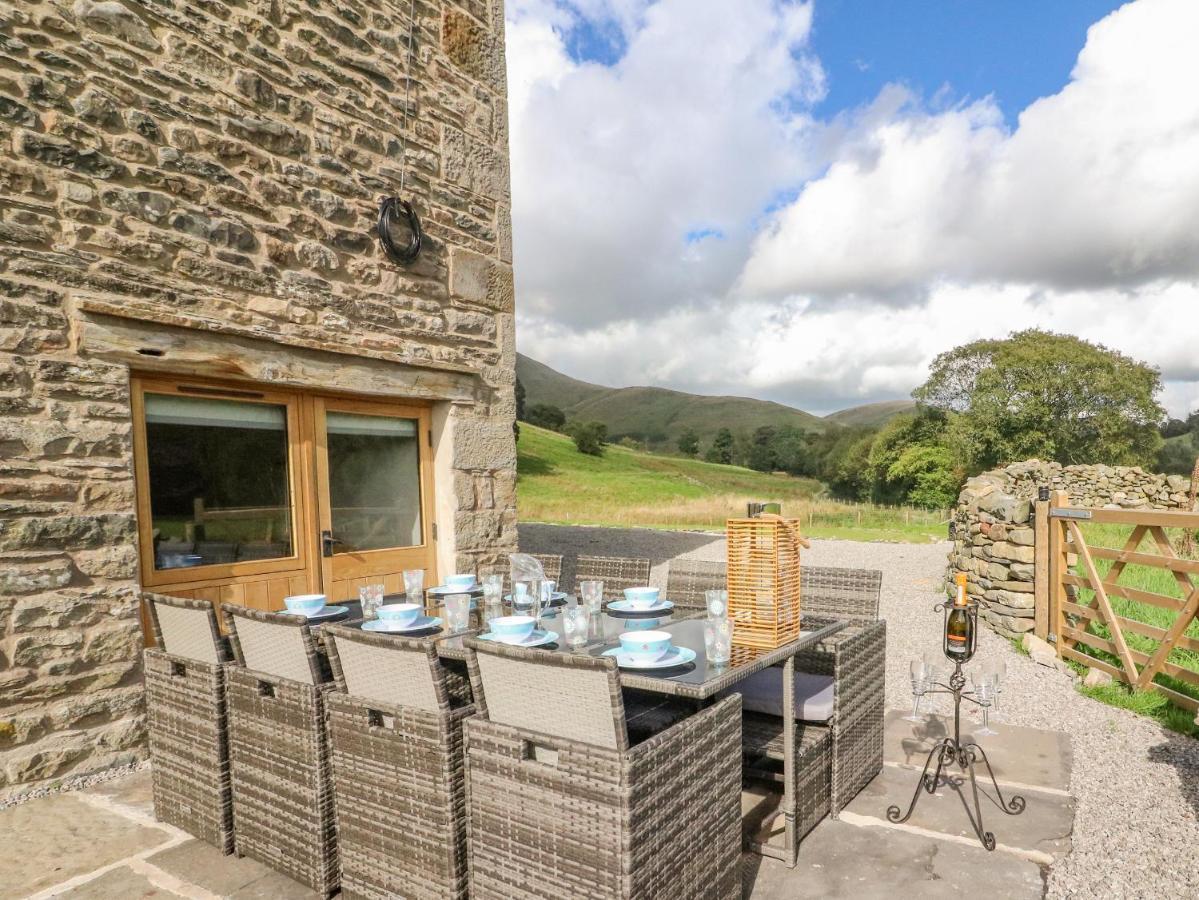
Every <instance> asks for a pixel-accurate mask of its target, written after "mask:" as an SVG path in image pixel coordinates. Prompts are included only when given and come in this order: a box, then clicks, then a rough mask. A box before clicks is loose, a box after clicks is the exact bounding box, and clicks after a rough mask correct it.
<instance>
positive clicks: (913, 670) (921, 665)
mask: <svg viewBox="0 0 1199 900" xmlns="http://www.w3.org/2000/svg"><path fill="white" fill-rule="evenodd" d="M908 671H909V674H910V675H911V678H912V697H913V700H912V714H911V715H910V716H904V719H905V720H906V721H908V722H923V721H924V718H923V717H922V716H921V715H920V701H921V700H923V699H924V694H925V692H927V691H928V688H929V685H930V684H931V683H932V680H933V676H934V672H933V669H932V668H931V667H930V666H929V665H928V664H927V663H926V662H925V661H924V660H923V659H913V660H912V662H911V664H910V665H909V666H908Z"/></svg>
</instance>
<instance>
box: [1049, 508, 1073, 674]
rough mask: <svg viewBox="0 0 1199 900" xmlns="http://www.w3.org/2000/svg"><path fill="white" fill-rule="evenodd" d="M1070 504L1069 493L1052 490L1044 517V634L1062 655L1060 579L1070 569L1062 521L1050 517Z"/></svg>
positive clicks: (1063, 591)
mask: <svg viewBox="0 0 1199 900" xmlns="http://www.w3.org/2000/svg"><path fill="white" fill-rule="evenodd" d="M1069 505H1070V495H1069V494H1068V493H1066V492H1065V491H1053V492H1051V493H1050V494H1049V508H1048V510H1047V511H1046V519H1047V521H1048V526H1049V615H1048V628H1049V634H1048V635H1046V638H1047V639H1048V640H1051V641H1052V642H1053V643H1054V644H1055V645H1056V647H1057V655H1058V656H1059V657H1060V656H1061V655H1062V645H1063V644H1064V639H1063V637H1062V623H1063V622H1064V619H1063V616H1062V604H1063V603H1065V602H1066V599H1067V598H1066V583H1065V581H1063V580H1062V579H1063V578H1065V576H1066V574H1067V573H1068V572H1069V571H1070V566H1069V560H1068V559H1067V550H1066V540H1065V535H1064V533H1063V531H1064V529H1063V528H1062V523H1061V521H1059V520H1055V519H1053V517H1052V513H1053V510H1055V509H1058V508H1060V507H1063V506H1069Z"/></svg>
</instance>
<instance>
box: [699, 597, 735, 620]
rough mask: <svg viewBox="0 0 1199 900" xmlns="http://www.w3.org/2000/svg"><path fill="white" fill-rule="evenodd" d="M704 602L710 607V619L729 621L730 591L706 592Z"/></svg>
mask: <svg viewBox="0 0 1199 900" xmlns="http://www.w3.org/2000/svg"><path fill="white" fill-rule="evenodd" d="M704 602H705V603H707V605H708V618H709V619H727V618H728V617H729V592H728V591H704Z"/></svg>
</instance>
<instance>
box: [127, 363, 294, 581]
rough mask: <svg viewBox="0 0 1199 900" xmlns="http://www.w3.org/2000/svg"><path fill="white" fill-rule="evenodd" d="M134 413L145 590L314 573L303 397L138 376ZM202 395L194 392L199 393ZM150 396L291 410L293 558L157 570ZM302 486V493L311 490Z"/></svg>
mask: <svg viewBox="0 0 1199 900" xmlns="http://www.w3.org/2000/svg"><path fill="white" fill-rule="evenodd" d="M130 387H131V403H130V405H131V408H132V412H133V471H134V490H135V497H136V508H137V532H138V557H139V558H138V565H139V569H140V572H141V583H142V587H143V588H172V587H180V586H182V585H188V586H195V585H196V584H199V583H205V584H211V583H214V582H227V581H232V580H239V579H244V578H252V577H254V576H258V575H269V574H272V573H282V572H295V571H300V570H308V569H309V568H310V561H309V559H310V555H311V553H312V546H311V545H312V541H311V535H310V534H309V532H310V531H311V529H310V528H309V527H308V521H309V520H310V519H311V518H314V517H315V512H314V511H313V510H310V509H308V508H307V507H308V506H309V505H310V502H309V498H310V497H311V496H312V494H311V491H309V490H306V489H302V488H301V485H300V480H301V479H303V478H306V477H307V472H308V469H309V468H310V466H308V463H307V459H306V453H305V449H306V448H305V446H304V442H303V438H302V430H301V424H300V416H301V415H302V411H301V406H302V399H303V398H302V396H301V395H300V394H299V393H297V392H294V391H280V390H277V389H272V388H267V387H260V386H258V385H254V384H244V383H242V384H237V383H232V382H218V381H211V380H209V379H202V378H164V377H161V376H142V375H134V376H133V377H132V379H131V384H130ZM189 388H190V389H191V390H189ZM197 388H198V389H199V390H195V389H197ZM146 394H166V395H169V396H175V397H193V398H194V397H206V398H211V399H215V400H236V401H240V402H248V403H269V404H272V405H275V406H283V407H285V409H286V411H287V497H288V503H289V505H290V508H291V543H292V554H291V555H290V556H284V557H279V558H277V559H261V560H257V559H256V560H246V561H244V562H232V563H212V564H209V565H206V566H189V567H182V568H177V569H157V568H155V567H154V521H153V517H152V515H151V511H150V462H149V457H148V452H147V442H146V400H145V397H146ZM307 487H308V486H307V485H304V488H307Z"/></svg>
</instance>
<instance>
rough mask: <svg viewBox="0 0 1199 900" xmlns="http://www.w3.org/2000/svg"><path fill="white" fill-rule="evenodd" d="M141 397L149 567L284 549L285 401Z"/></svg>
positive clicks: (287, 537) (261, 555)
mask: <svg viewBox="0 0 1199 900" xmlns="http://www.w3.org/2000/svg"><path fill="white" fill-rule="evenodd" d="M145 396H146V460H147V467H148V470H149V476H150V517H151V521H152V523H153V529H154V566H155V568H157V569H177V568H182V567H187V566H206V565H212V564H214V563H231V562H241V561H243V560H255V559H277V558H280V557H287V556H291V555H292V539H291V507H290V501H289V491H288V475H287V408H286V407H285V406H282V405H279V404H270V403H246V402H242V401H237V400H211V399H207V398H198V397H176V396H172V395H166V394H150V393H147V394H146V395H145Z"/></svg>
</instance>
